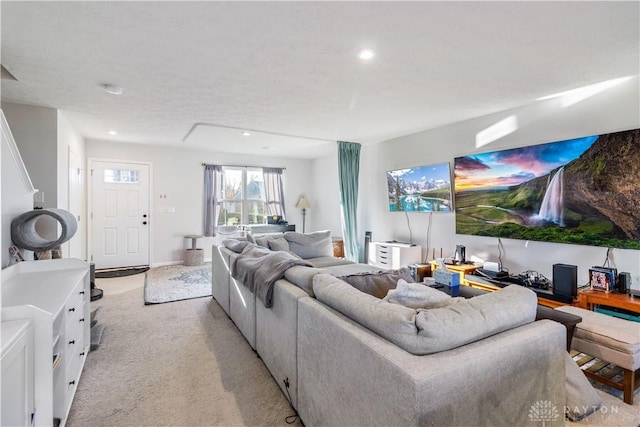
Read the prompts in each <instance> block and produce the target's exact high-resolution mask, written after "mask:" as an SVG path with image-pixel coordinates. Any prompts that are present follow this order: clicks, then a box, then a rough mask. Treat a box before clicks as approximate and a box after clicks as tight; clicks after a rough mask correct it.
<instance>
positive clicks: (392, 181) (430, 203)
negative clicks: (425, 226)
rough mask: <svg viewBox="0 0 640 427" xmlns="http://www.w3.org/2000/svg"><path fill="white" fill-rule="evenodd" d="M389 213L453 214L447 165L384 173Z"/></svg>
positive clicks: (440, 164) (439, 164) (449, 171)
mask: <svg viewBox="0 0 640 427" xmlns="http://www.w3.org/2000/svg"><path fill="white" fill-rule="evenodd" d="M387 190H388V194H389V210H390V211H391V212H453V207H452V203H451V201H452V199H453V197H452V195H451V169H450V168H449V163H448V162H447V163H438V164H435V165H428V166H418V167H413V168H408V169H396V170H391V171H387Z"/></svg>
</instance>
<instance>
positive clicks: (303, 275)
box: [284, 265, 326, 297]
mask: <svg viewBox="0 0 640 427" xmlns="http://www.w3.org/2000/svg"><path fill="white" fill-rule="evenodd" d="M318 273H326V271H325V270H323V269H320V268H314V267H307V266H304V265H294V266H293V267H291V268H290V269H288V270H287V271H285V272H284V278H285V279H287V280H288V281H290V282H291V283H293V284H294V285H296V286H297V287H299V288H300V289H302V290H303V291H305V292H306V293H308V294H309V296H312V297H313V296H315V295H314V293H313V276H315V275H316V274H318Z"/></svg>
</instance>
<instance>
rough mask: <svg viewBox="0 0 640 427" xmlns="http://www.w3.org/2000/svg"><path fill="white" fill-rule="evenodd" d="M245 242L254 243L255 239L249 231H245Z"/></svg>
mask: <svg viewBox="0 0 640 427" xmlns="http://www.w3.org/2000/svg"><path fill="white" fill-rule="evenodd" d="M247 242H249V243H253V244H254V245H255V244H256V239H254V238H253V235H252V234H251V233H247Z"/></svg>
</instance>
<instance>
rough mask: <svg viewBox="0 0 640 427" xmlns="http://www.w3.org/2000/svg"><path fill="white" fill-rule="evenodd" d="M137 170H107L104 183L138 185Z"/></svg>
mask: <svg viewBox="0 0 640 427" xmlns="http://www.w3.org/2000/svg"><path fill="white" fill-rule="evenodd" d="M138 179H139V177H138V171H137V170H124V169H105V170H104V182H107V183H110V184H136V183H137V182H138Z"/></svg>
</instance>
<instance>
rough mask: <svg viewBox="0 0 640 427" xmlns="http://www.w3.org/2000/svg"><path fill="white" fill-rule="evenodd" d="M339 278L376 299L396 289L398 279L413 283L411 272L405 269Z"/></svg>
mask: <svg viewBox="0 0 640 427" xmlns="http://www.w3.org/2000/svg"><path fill="white" fill-rule="evenodd" d="M339 278H340V279H342V280H344V281H345V282H347V283H349V284H350V285H351V286H353V287H354V288H356V289H359V290H361V291H362V292H364V293H367V294H369V295H373V296H374V297H376V298H384V297H385V296H386V295H387V292H388V291H389V290H390V289H395V288H396V286H397V285H398V280H400V279H404V280H405V281H406V282H414V280H413V277H411V271H410V270H409V269H408V268H407V267H402V268H400V269H398V270H385V271H375V272H364V273H356V274H350V275H348V276H340V277H339Z"/></svg>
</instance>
